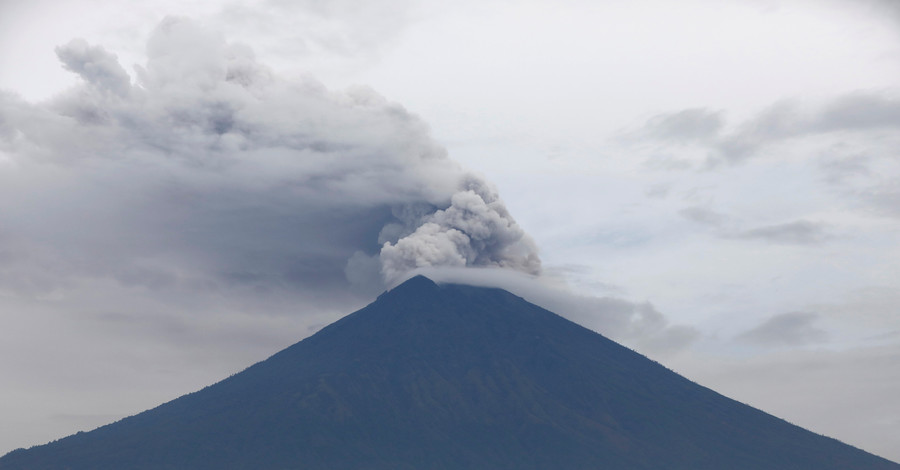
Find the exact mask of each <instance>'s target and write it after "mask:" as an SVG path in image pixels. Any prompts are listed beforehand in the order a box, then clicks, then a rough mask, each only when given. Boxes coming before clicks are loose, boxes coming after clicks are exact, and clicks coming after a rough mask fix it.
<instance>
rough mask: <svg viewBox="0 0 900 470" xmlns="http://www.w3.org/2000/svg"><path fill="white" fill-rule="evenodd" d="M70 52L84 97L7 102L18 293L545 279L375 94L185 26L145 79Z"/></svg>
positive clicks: (180, 24) (453, 172)
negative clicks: (411, 277)
mask: <svg viewBox="0 0 900 470" xmlns="http://www.w3.org/2000/svg"><path fill="white" fill-rule="evenodd" d="M57 54H58V56H59V58H60V60H61V61H62V63H63V66H64V67H65V68H66V69H67V70H69V71H71V72H73V73H76V74H78V75H79V76H80V77H81V79H82V83H81V84H79V85H78V86H76V87H74V88H72V89H70V90H67V91H66V92H64V93H62V94H60V95H58V96H57V97H55V98H53V99H51V100H49V101H47V102H42V103H28V102H25V101H23V100H21V99H19V98H17V97H16V96H15V95H12V94H9V93H3V94H0V227H2V232H0V251H2V252H3V253H5V254H6V255H8V256H6V255H5V256H6V257H7V259H6V261H7V262H6V263H4V267H2V268H0V288H3V290H6V291H16V290H19V291H21V290H22V289H26V288H33V289H37V290H40V289H52V288H53V286H55V285H65V284H66V282H67V280H70V279H76V278H83V277H84V276H89V277H92V278H95V279H97V278H102V279H112V280H114V281H116V282H118V283H120V284H129V285H130V284H141V285H144V286H149V287H150V288H154V289H164V288H166V286H171V285H177V284H179V283H185V282H188V281H190V282H193V283H194V284H193V285H199V284H197V283H198V282H199V283H201V284H202V283H206V284H203V285H207V284H208V283H219V284H223V285H238V286H240V285H267V286H269V287H273V286H275V287H283V288H288V289H308V288H310V286H313V287H315V288H319V287H321V286H326V285H327V286H337V285H344V286H346V284H347V281H348V280H349V281H350V282H351V284H354V285H366V284H368V285H370V286H371V285H381V286H383V285H384V284H385V283H390V282H392V281H394V280H396V279H397V278H399V277H402V276H403V275H404V274H405V273H407V272H409V271H410V270H413V269H416V268H422V267H440V266H454V267H460V266H496V267H502V268H509V269H513V270H517V271H521V272H525V273H532V274H535V273H538V272H539V271H540V260H539V258H538V256H537V252H536V249H535V247H534V244H533V243H532V241H531V240H530V239H529V237H528V236H527V235H526V234H525V233H524V232H523V230H522V229H521V227H519V226H518V225H517V224H516V222H515V220H514V219H513V218H512V217H511V216H510V214H509V212H508V211H507V210H506V208H505V207H504V205H503V202H502V201H501V200H500V199H499V197H498V195H497V192H496V190H495V189H494V188H493V187H492V186H491V185H490V184H489V183H487V182H486V181H484V180H483V179H481V178H479V177H478V176H475V175H473V174H471V173H469V172H467V171H465V170H463V169H462V168H461V167H460V166H459V165H458V164H457V163H455V162H453V161H452V160H450V159H449V158H447V155H446V152H445V151H444V149H442V148H441V147H440V146H439V145H437V144H436V143H435V142H434V141H433V140H432V139H431V138H430V136H429V132H428V129H427V126H426V125H425V124H424V123H423V122H422V121H421V120H420V119H418V118H417V117H416V116H414V115H412V114H410V113H409V112H407V111H406V110H405V109H403V108H402V107H401V106H399V105H397V104H394V103H390V102H388V101H386V100H385V99H384V98H383V97H381V96H379V95H378V94H376V93H374V92H373V91H371V90H369V89H365V88H354V89H351V90H348V91H342V92H335V91H330V90H328V89H326V88H325V87H323V86H322V85H321V84H319V83H318V82H316V81H314V80H311V79H297V80H288V79H285V78H282V77H279V76H278V75H277V74H275V73H273V72H272V71H271V70H270V69H268V68H267V67H265V66H263V65H261V64H259V63H258V62H257V61H256V59H255V58H254V55H253V53H252V51H251V50H250V49H249V48H247V47H246V46H241V45H237V44H230V43H228V42H226V41H225V40H224V39H223V38H222V37H221V36H220V35H218V34H217V33H215V32H211V31H207V30H205V29H204V28H202V27H200V26H198V25H196V24H194V23H192V22H191V21H189V20H185V19H177V18H168V19H166V20H164V21H163V22H162V23H161V24H160V25H159V26H158V27H157V29H156V30H155V31H154V33H153V34H152V36H151V37H150V39H149V41H148V44H147V57H148V60H147V63H146V64H145V66H143V67H140V66H138V67H136V68H135V69H136V70H135V74H134V75H135V77H136V78H135V79H134V81H132V78H131V76H130V75H129V74H128V73H127V72H126V71H125V69H124V68H123V67H122V66H121V65H120V64H119V62H118V60H117V58H116V56H115V55H114V54H112V53H110V52H108V51H106V50H105V49H103V48H102V47H98V46H94V45H90V44H88V43H86V42H85V41H83V40H74V41H72V42H70V43H68V44H66V45H64V46H61V47H59V48H58V49H57ZM48 260H52V262H51V263H52V264H53V266H52V267H51V268H48V265H47V263H48ZM11 279H18V280H19V281H17V284H16V285H13V283H12V282H11V281H10V280H11ZM22 279H35V280H36V281H35V282H36V284H35V285H30V284H28V281H22ZM4 284H6V285H4ZM25 284H28V285H25ZM23 286H24V287H23ZM48 286H49V287H48ZM303 286H306V287H303ZM26 290H27V289H26Z"/></svg>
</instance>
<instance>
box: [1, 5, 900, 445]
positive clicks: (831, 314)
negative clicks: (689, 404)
mask: <svg viewBox="0 0 900 470" xmlns="http://www.w3.org/2000/svg"><path fill="white" fill-rule="evenodd" d="M76 19H77V20H76ZM898 84H900V7H898V6H897V4H896V3H895V2H892V1H889V0H883V1H880V0H867V1H849V0H847V1H842V0H824V1H823V0H820V1H804V0H794V1H778V0H734V1H729V2H713V1H709V0H705V1H701V0H686V1H684V2H677V3H676V2H665V1H660V0H638V1H634V2H612V1H599V2H598V1H579V0H562V1H555V2H549V1H538V0H525V1H515V2H513V1H506V0H487V1H485V0H482V1H477V2H476V1H469V0H463V1H460V2H451V3H450V4H448V3H447V2H437V1H432V0H397V1H368V2H360V1H354V0H333V1H319V0H305V1H299V2H288V1H280V0H268V1H265V0H257V1H249V0H246V1H241V0H234V1H229V0H215V1H214V0H196V1H178V2H176V1H168V0H151V1H142V2H130V1H112V0H71V1H63V0H36V1H33V2H16V1H10V0H0V376H2V377H3V387H2V388H0V417H2V418H0V419H2V421H3V422H4V423H5V424H6V425H5V426H3V428H2V429H0V453H4V452H6V451H9V450H12V449H14V448H18V447H28V446H31V445H36V444H42V443H45V442H48V441H50V440H53V439H56V438H59V437H63V436H65V435H68V434H71V433H74V432H76V431H79V430H89V429H93V428H95V427H97V426H100V425H102V424H105V423H108V422H111V421H114V420H117V419H120V418H122V417H125V416H128V415H133V414H136V413H138V412H140V411H143V410H145V409H148V408H151V407H153V406H156V405H158V404H161V403H163V402H166V401H168V400H171V399H173V398H176V397H178V396H180V395H182V394H185V393H188V392H191V391H194V390H197V389H199V388H202V387H203V386H206V385H209V384H210V383H213V382H215V381H217V380H220V379H222V378H224V377H227V376H228V375H230V374H233V373H235V372H238V371H240V370H242V369H243V368H245V367H247V366H249V365H251V364H252V363H254V362H257V361H259V360H262V359H264V358H266V357H268V356H269V355H271V354H273V353H274V352H276V351H278V350H280V349H282V348H284V347H286V346H288V345H290V344H292V343H294V342H296V341H298V340H300V339H302V338H304V337H306V336H308V335H310V334H312V333H314V332H315V331H317V330H318V329H319V328H321V327H322V326H324V325H326V324H328V323H330V322H332V321H334V320H336V319H337V318H339V317H341V316H342V315H344V314H347V313H349V312H351V311H353V310H355V309H357V308H359V307H361V306H363V305H365V304H366V303H368V302H370V301H372V300H373V299H374V297H375V296H376V295H377V294H378V293H380V292H381V291H383V290H384V289H385V288H389V287H390V286H392V285H395V284H396V283H397V282H400V281H401V280H403V279H404V278H406V277H408V276H410V275H412V274H414V273H425V274H427V275H430V276H432V277H433V278H435V279H439V280H445V281H453V282H470V283H476V284H480V285H495V286H500V287H504V288H507V289H510V290H511V291H513V292H515V293H517V294H518V295H522V296H523V297H525V298H526V299H528V300H531V301H533V302H535V303H538V304H539V305H542V306H544V307H546V308H549V309H551V310H553V311H556V312H557V313H560V314H562V315H563V316H566V317H567V318H570V319H572V320H574V321H577V322H579V323H581V324H583V325H585V326H588V327H590V328H592V329H594V330H596V331H598V332H600V333H603V334H605V335H607V336H609V337H611V338H613V339H615V340H617V341H620V342H622V343H623V344H626V345H628V346H629V347H632V348H634V349H636V350H637V351H639V352H641V353H643V354H645V355H647V356H649V357H650V358H652V359H654V360H657V361H659V362H661V363H663V364H665V365H666V366H668V367H670V368H672V369H674V370H675V371H677V372H679V373H681V374H683V375H685V376H687V377H688V378H690V379H692V380H695V381H697V382H698V383H700V384H702V385H705V386H708V387H710V388H713V389H714V390H716V391H719V392H720V393H723V394H725V395H727V396H729V397H732V398H735V399H737V400H739V401H742V402H745V403H748V404H750V405H752V406H755V407H758V408H760V409H762V410H764V411H767V412H769V413H772V414H774V415H776V416H779V417H782V418H784V419H787V420H788V421H790V422H792V423H794V424H798V425H800V426H803V427H805V428H807V429H810V430H812V431H815V432H817V433H821V434H825V435H828V436H831V437H835V438H838V439H840V440H842V441H844V442H847V443H849V444H852V445H854V446H857V447H860V448H862V449H864V450H867V451H870V452H873V453H876V454H879V455H882V456H884V457H887V458H890V459H892V460H895V461H900V450H898V449H900V400H898V399H897V398H896V397H898V396H900V368H898V367H897V364H898V363H900V311H898V305H900V151H898V150H897V149H898V148H900V86H898Z"/></svg>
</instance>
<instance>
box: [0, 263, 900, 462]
mask: <svg viewBox="0 0 900 470" xmlns="http://www.w3.org/2000/svg"><path fill="white" fill-rule="evenodd" d="M62 468H67V469H72V470H79V469H85V470H87V469H105V468H109V469H113V468H117V469H122V468H126V469H135V470H141V469H148V470H149V469H169V468H172V469H175V468H179V469H183V468H191V469H195V470H202V469H206V468H217V469H244V468H263V469H294V468H296V469H319V468H321V469H344V468H346V469H353V468H367V469H388V468H391V469H403V468H409V469H455V468H476V469H477V468H491V469H501V468H509V469H514V468H515V469H529V468H534V469H541V468H571V469H576V468H578V469H580V468H614V469H615V468H621V469H626V468H627V469H656V468H660V469H662V468H666V469H679V468H684V469H688V468H690V469H705V468H708V469H714V468H733V469H744V468H746V469H763V468H765V469H796V468H817V469H831V468H833V469H838V468H856V469H869V468H871V469H895V470H896V469H900V465H897V464H895V463H892V462H889V461H887V460H885V459H882V458H880V457H877V456H874V455H872V454H868V453H866V452H864V451H861V450H859V449H856V448H854V447H851V446H848V445H846V444H843V443H840V442H839V441H836V440H833V439H831V438H827V437H823V436H819V435H816V434H814V433H811V432H809V431H806V430H803V429H801V428H799V427H797V426H794V425H792V424H790V423H787V422H786V421H783V420H781V419H779V418H775V417H773V416H770V415H768V414H766V413H764V412H762V411H759V410H756V409H754V408H751V407H749V406H747V405H743V404H740V403H738V402H736V401H734V400H731V399H729V398H726V397H724V396H722V395H720V394H718V393H716V392H714V391H712V390H710V389H708V388H705V387H702V386H700V385H697V384H695V383H693V382H691V381H690V380H688V379H686V378H684V377H682V376H680V375H678V374H676V373H674V372H673V371H671V370H669V369H667V368H665V367H664V366H662V365H660V364H658V363H656V362H654V361H651V360H649V359H647V358H645V357H643V356H641V355H639V354H637V353H636V352H634V351H631V350H630V349H628V348H626V347H624V346H621V345H619V344H617V343H615V342H613V341H611V340H609V339H607V338H605V337H603V336H602V335H599V334H597V333H595V332H593V331H591V330H588V329H587V328H584V327H582V326H580V325H577V324H575V323H573V322H571V321H569V320H566V319H564V318H562V317H559V316H558V315H556V314H554V313H552V312H549V311H547V310H545V309H543V308H541V307H538V306H536V305H533V304H530V303H528V302H526V301H525V300H524V299H522V298H520V297H517V296H515V295H513V294H510V293H509V292H506V291H504V290H502V289H496V288H484V287H473V286H466V285H459V284H442V285H438V284H436V283H434V282H433V281H431V280H429V279H427V278H424V277H421V276H418V277H414V278H412V279H410V280H408V281H407V282H405V283H403V284H401V285H399V286H397V287H396V288H394V289H392V290H390V291H388V292H385V293H383V294H381V295H380V296H379V297H378V298H377V299H376V300H375V301H374V302H373V303H371V304H369V305H368V306H366V307H364V308H363V309H360V310H358V311H356V312H354V313H351V314H349V315H347V316H345V317H343V318H342V319H340V320H338V321H336V322H334V323H332V324H331V325H328V326H326V327H325V328H323V329H321V330H320V331H319V332H317V333H316V334H314V335H312V336H310V337H309V338H306V339H304V340H303V341H300V342H298V343H296V344H294V345H292V346H290V347H288V348H286V349H284V350H282V351H280V352H278V353H276V354H274V355H273V356H271V357H270V358H268V359H266V360H264V361H261V362H259V363H257V364H254V365H253V366H250V367H248V368H247V369H245V370H244V371H242V372H240V373H238V374H234V375H232V376H231V377H229V378H227V379H224V380H222V381H220V382H218V383H216V384H213V385H211V386H208V387H206V388H204V389H202V390H199V391H197V392H193V393H190V394H187V395H184V396H182V397H180V398H177V399H175V400H173V401H170V402H168V403H165V404H163V405H160V406H159V407H156V408H154V409H151V410H148V411H146V412H143V413H140V414H138V415H135V416H132V417H129V418H125V419H123V420H120V421H117V422H116V423H112V424H109V425H106V426H103V427H101V428H98V429H96V430H94V431H91V432H87V433H79V434H76V435H73V436H69V437H66V438H63V439H61V440H58V441H54V442H52V443H50V444H46V445H44V446H36V447H33V448H31V449H28V450H18V451H13V452H12V453H10V454H7V455H6V456H3V457H0V470H17V469H28V470H43V469H47V470H50V469H62Z"/></svg>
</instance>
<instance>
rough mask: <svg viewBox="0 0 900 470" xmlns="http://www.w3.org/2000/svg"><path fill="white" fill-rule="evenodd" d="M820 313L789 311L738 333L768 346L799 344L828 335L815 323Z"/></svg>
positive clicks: (742, 336)
mask: <svg viewBox="0 0 900 470" xmlns="http://www.w3.org/2000/svg"><path fill="white" fill-rule="evenodd" d="M818 319H819V314H817V313H812V312H788V313H782V314H779V315H775V316H773V317H770V318H769V319H767V320H766V321H764V322H763V323H762V324H760V325H759V326H757V327H755V328H753V329H751V330H748V331H745V332H744V333H741V334H740V335H738V337H737V338H738V339H740V340H742V341H748V342H752V343H757V344H761V345H768V346H799V345H803V344H807V343H814V342H820V341H823V340H825V339H826V338H827V337H828V334H827V333H826V332H825V330H823V329H821V328H818V327H817V326H816V325H815V323H816V321H817V320H818Z"/></svg>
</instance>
